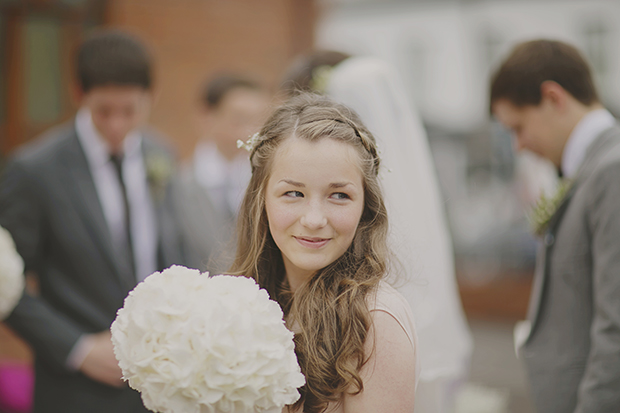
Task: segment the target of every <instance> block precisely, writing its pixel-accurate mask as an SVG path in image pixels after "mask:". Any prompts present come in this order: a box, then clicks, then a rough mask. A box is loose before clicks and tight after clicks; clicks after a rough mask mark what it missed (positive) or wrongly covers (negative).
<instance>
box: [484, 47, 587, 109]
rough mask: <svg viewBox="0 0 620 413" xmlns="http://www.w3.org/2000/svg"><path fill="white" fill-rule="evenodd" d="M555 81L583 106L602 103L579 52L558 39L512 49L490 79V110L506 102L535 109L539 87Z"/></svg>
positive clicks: (538, 99) (538, 101) (539, 99)
mask: <svg viewBox="0 0 620 413" xmlns="http://www.w3.org/2000/svg"><path fill="white" fill-rule="evenodd" d="M547 80H552V81H554V82H556V83H557V84H559V85H560V86H562V88H564V89H565V90H566V91H567V92H568V93H570V94H571V95H572V96H573V97H574V98H575V99H577V100H578V101H579V102H581V103H583V104H584V105H588V106H589V105H591V104H593V103H596V102H598V101H599V99H598V95H597V93H596V88H595V86H594V81H593V80H592V74H591V71H590V67H589V65H588V63H587V62H586V60H585V58H584V57H583V56H582V55H581V53H580V52H579V50H577V49H576V48H575V47H573V46H571V45H569V44H567V43H563V42H560V41H555V40H532V41H528V42H524V43H520V44H518V45H517V46H515V48H514V49H513V50H512V52H511V53H510V55H509V56H508V58H507V59H506V60H505V61H504V62H503V63H502V65H501V66H500V67H499V69H498V70H497V72H495V74H494V75H493V77H492V80H491V98H490V107H491V108H492V107H493V104H494V103H496V102H497V101H498V100H500V99H506V100H508V101H509V102H510V103H512V104H513V105H515V106H517V107H523V106H526V105H533V106H536V105H538V104H540V101H541V99H542V96H541V92H540V86H541V85H542V83H543V82H545V81H547Z"/></svg>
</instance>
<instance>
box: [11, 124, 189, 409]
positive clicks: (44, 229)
mask: <svg viewBox="0 0 620 413" xmlns="http://www.w3.org/2000/svg"><path fill="white" fill-rule="evenodd" d="M145 135H146V134H145ZM143 152H144V157H145V160H146V162H147V163H148V159H149V158H150V157H152V156H155V157H159V159H161V157H162V156H165V157H167V158H168V159H170V154H169V152H168V151H167V150H166V149H165V148H164V147H163V146H162V145H160V144H157V143H155V142H154V141H153V140H152V139H151V138H149V137H148V136H145V139H144V140H143ZM160 186H162V185H160ZM163 191H165V192H161V193H160V194H159V195H158V196H157V199H155V197H154V205H155V210H156V215H157V220H158V234H159V243H158V258H159V259H158V261H159V262H158V266H159V267H160V269H163V268H165V267H168V266H170V265H172V264H175V263H178V264H184V258H183V251H182V248H181V242H180V237H179V233H178V224H177V219H176V214H175V212H174V209H173V205H172V200H171V198H172V197H171V196H170V194H171V188H170V184H169V183H168V184H167V185H165V187H164V188H163ZM0 225H2V226H3V227H5V228H7V229H8V230H9V232H10V233H11V234H12V236H13V238H14V240H15V244H16V246H17V250H18V252H19V253H20V254H21V256H22V257H23V259H24V262H25V266H26V271H34V272H35V273H36V274H37V275H38V278H39V283H40V295H39V296H32V295H29V294H24V296H23V297H22V299H21V300H20V302H19V303H18V305H17V307H16V308H15V310H14V311H13V312H12V314H11V315H10V316H9V317H8V319H7V323H8V324H9V325H10V326H11V327H12V328H13V329H14V330H15V331H16V332H17V333H18V334H20V335H21V336H22V337H23V338H24V339H25V340H26V341H27V342H28V343H29V344H30V345H31V346H32V348H33V350H34V353H35V358H36V360H35V372H36V383H35V404H34V406H35V407H34V411H35V412H65V413H70V412H76V413H77V412H86V411H88V412H112V411H114V412H139V411H145V409H144V407H143V406H142V403H141V400H140V397H139V395H138V393H136V392H134V391H133V390H131V389H129V387H126V388H124V389H116V388H111V387H108V386H105V385H103V384H100V383H97V382H95V381H93V380H90V379H89V378H87V377H86V376H84V375H82V374H81V373H78V372H73V371H69V370H68V369H67V368H66V361H67V357H68V355H69V353H70V351H71V349H72V348H73V346H74V345H75V343H76V341H77V340H78V338H79V337H80V336H81V335H82V334H85V333H95V332H100V331H103V330H106V329H109V327H110V324H111V323H112V321H113V320H114V318H115V315H116V311H117V309H118V308H120V307H121V306H122V305H123V300H124V298H125V296H126V295H127V293H128V292H129V291H130V290H131V289H132V288H133V287H134V286H135V284H136V280H135V276H134V275H133V274H132V271H131V270H130V266H129V264H128V263H127V262H123V261H121V259H120V257H119V255H118V254H115V252H114V246H113V245H112V241H111V237H110V234H109V231H108V228H107V224H106V221H105V218H104V215H103V210H102V207H101V205H100V203H99V199H98V195H97V192H96V189H95V185H94V182H93V179H92V177H91V174H90V170H89V167H88V164H87V160H86V157H85V155H84V152H83V150H82V147H81V145H80V143H79V140H78V137H77V134H76V131H75V128H74V126H73V124H71V125H69V126H62V127H59V128H57V129H55V130H53V131H51V132H49V133H47V134H46V135H45V136H43V137H42V138H40V139H37V140H36V141H35V142H34V143H32V144H29V145H27V146H26V147H24V148H21V149H20V150H19V151H18V152H17V153H16V154H15V155H14V156H13V157H12V158H11V159H10V160H9V162H8V164H7V166H6V168H5V170H4V172H3V175H2V179H1V181H0Z"/></svg>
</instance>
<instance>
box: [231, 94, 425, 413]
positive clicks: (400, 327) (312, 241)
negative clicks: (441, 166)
mask: <svg viewBox="0 0 620 413" xmlns="http://www.w3.org/2000/svg"><path fill="white" fill-rule="evenodd" d="M249 145H250V149H251V153H250V160H251V164H252V178H251V180H250V184H249V186H248V189H247V191H246V194H245V198H244V200H243V203H242V205H241V210H240V216H239V227H238V231H239V234H238V236H239V238H238V239H239V241H238V249H237V256H236V259H235V262H234V264H233V268H232V272H233V273H235V274H244V275H246V276H250V277H253V278H255V279H256V280H257V282H258V283H259V284H260V285H261V286H262V287H263V288H265V289H266V290H267V291H268V292H269V294H270V295H271V297H272V298H273V299H274V300H276V301H278V302H279V303H280V305H281V306H282V308H283V309H284V313H285V317H286V320H287V324H288V326H289V328H291V329H292V330H293V331H294V332H295V343H296V352H297V356H298V359H299V363H300V366H301V369H302V372H303V373H304V375H305V376H306V385H305V386H304V387H303V388H302V389H301V394H302V397H301V399H300V400H299V402H298V403H296V404H295V405H294V406H290V407H289V408H288V411H289V412H304V413H315V412H356V413H364V412H373V413H377V412H390V413H397V412H411V411H413V403H414V394H415V387H416V376H417V374H416V368H417V363H416V338H415V330H414V325H413V316H412V315H411V310H410V308H409V306H408V304H407V302H406V301H405V299H404V298H403V297H402V296H401V295H400V294H399V293H398V292H396V291H395V290H394V289H393V288H392V287H390V286H389V285H388V284H387V283H386V282H385V281H383V279H384V278H385V277H386V276H387V271H388V257H389V251H388V249H387V246H386V237H387V229H388V222H387V215H386V209H385V205H384V203H383V198H382V195H381V188H380V185H379V181H378V177H377V175H378V172H379V164H380V160H379V157H378V155H377V148H376V144H375V140H374V138H373V137H372V135H371V134H370V133H369V132H368V130H367V129H366V128H365V127H364V126H363V125H362V124H361V122H360V121H359V119H358V117H357V116H356V115H355V114H354V113H353V112H352V111H351V110H349V109H348V108H346V107H345V106H342V105H338V104H336V103H333V102H331V101H330V100H328V99H327V98H324V97H319V96H316V95H309V94H303V95H300V96H297V97H295V98H293V99H292V100H290V101H289V102H288V103H287V104H286V105H284V106H282V107H280V108H279V109H277V110H276V111H275V112H274V114H273V115H272V116H271V118H270V119H269V120H268V121H267V123H266V124H265V126H264V127H263V128H262V130H261V131H260V132H259V134H258V135H257V136H255V137H254V138H253V139H252V140H251V142H250V143H249Z"/></svg>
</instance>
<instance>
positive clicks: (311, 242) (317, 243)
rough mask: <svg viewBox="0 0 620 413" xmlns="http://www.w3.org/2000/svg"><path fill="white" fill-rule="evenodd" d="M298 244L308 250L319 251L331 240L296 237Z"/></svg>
mask: <svg viewBox="0 0 620 413" xmlns="http://www.w3.org/2000/svg"><path fill="white" fill-rule="evenodd" d="M294 238H295V239H296V240H297V242H299V243H300V244H301V245H303V246H304V247H306V248H314V249H318V248H321V247H322V246H324V245H325V244H327V243H328V242H329V240H330V239H329V238H315V237H294Z"/></svg>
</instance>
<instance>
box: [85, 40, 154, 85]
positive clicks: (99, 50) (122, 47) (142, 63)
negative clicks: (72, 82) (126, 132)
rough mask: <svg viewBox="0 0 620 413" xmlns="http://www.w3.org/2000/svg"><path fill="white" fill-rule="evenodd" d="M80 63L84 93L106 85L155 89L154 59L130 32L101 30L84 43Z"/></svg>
mask: <svg viewBox="0 0 620 413" xmlns="http://www.w3.org/2000/svg"><path fill="white" fill-rule="evenodd" d="M76 60H77V62H76V69H77V79H78V81H79V83H80V86H81V88H82V90H83V91H84V92H88V91H89V90H91V89H93V88H94V87H97V86H106V85H123V86H139V87H142V88H144V89H150V88H151V82H152V75H151V66H152V61H151V56H150V55H149V53H148V51H147V48H146V46H144V44H142V42H141V41H140V40H138V39H137V38H136V37H134V36H132V35H130V34H128V33H126V32H123V31H120V30H116V29H106V30H98V31H97V32H95V33H93V34H92V35H91V36H89V37H88V38H87V39H86V40H84V42H82V44H81V45H80V47H79V49H78V52H77V59H76Z"/></svg>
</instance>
